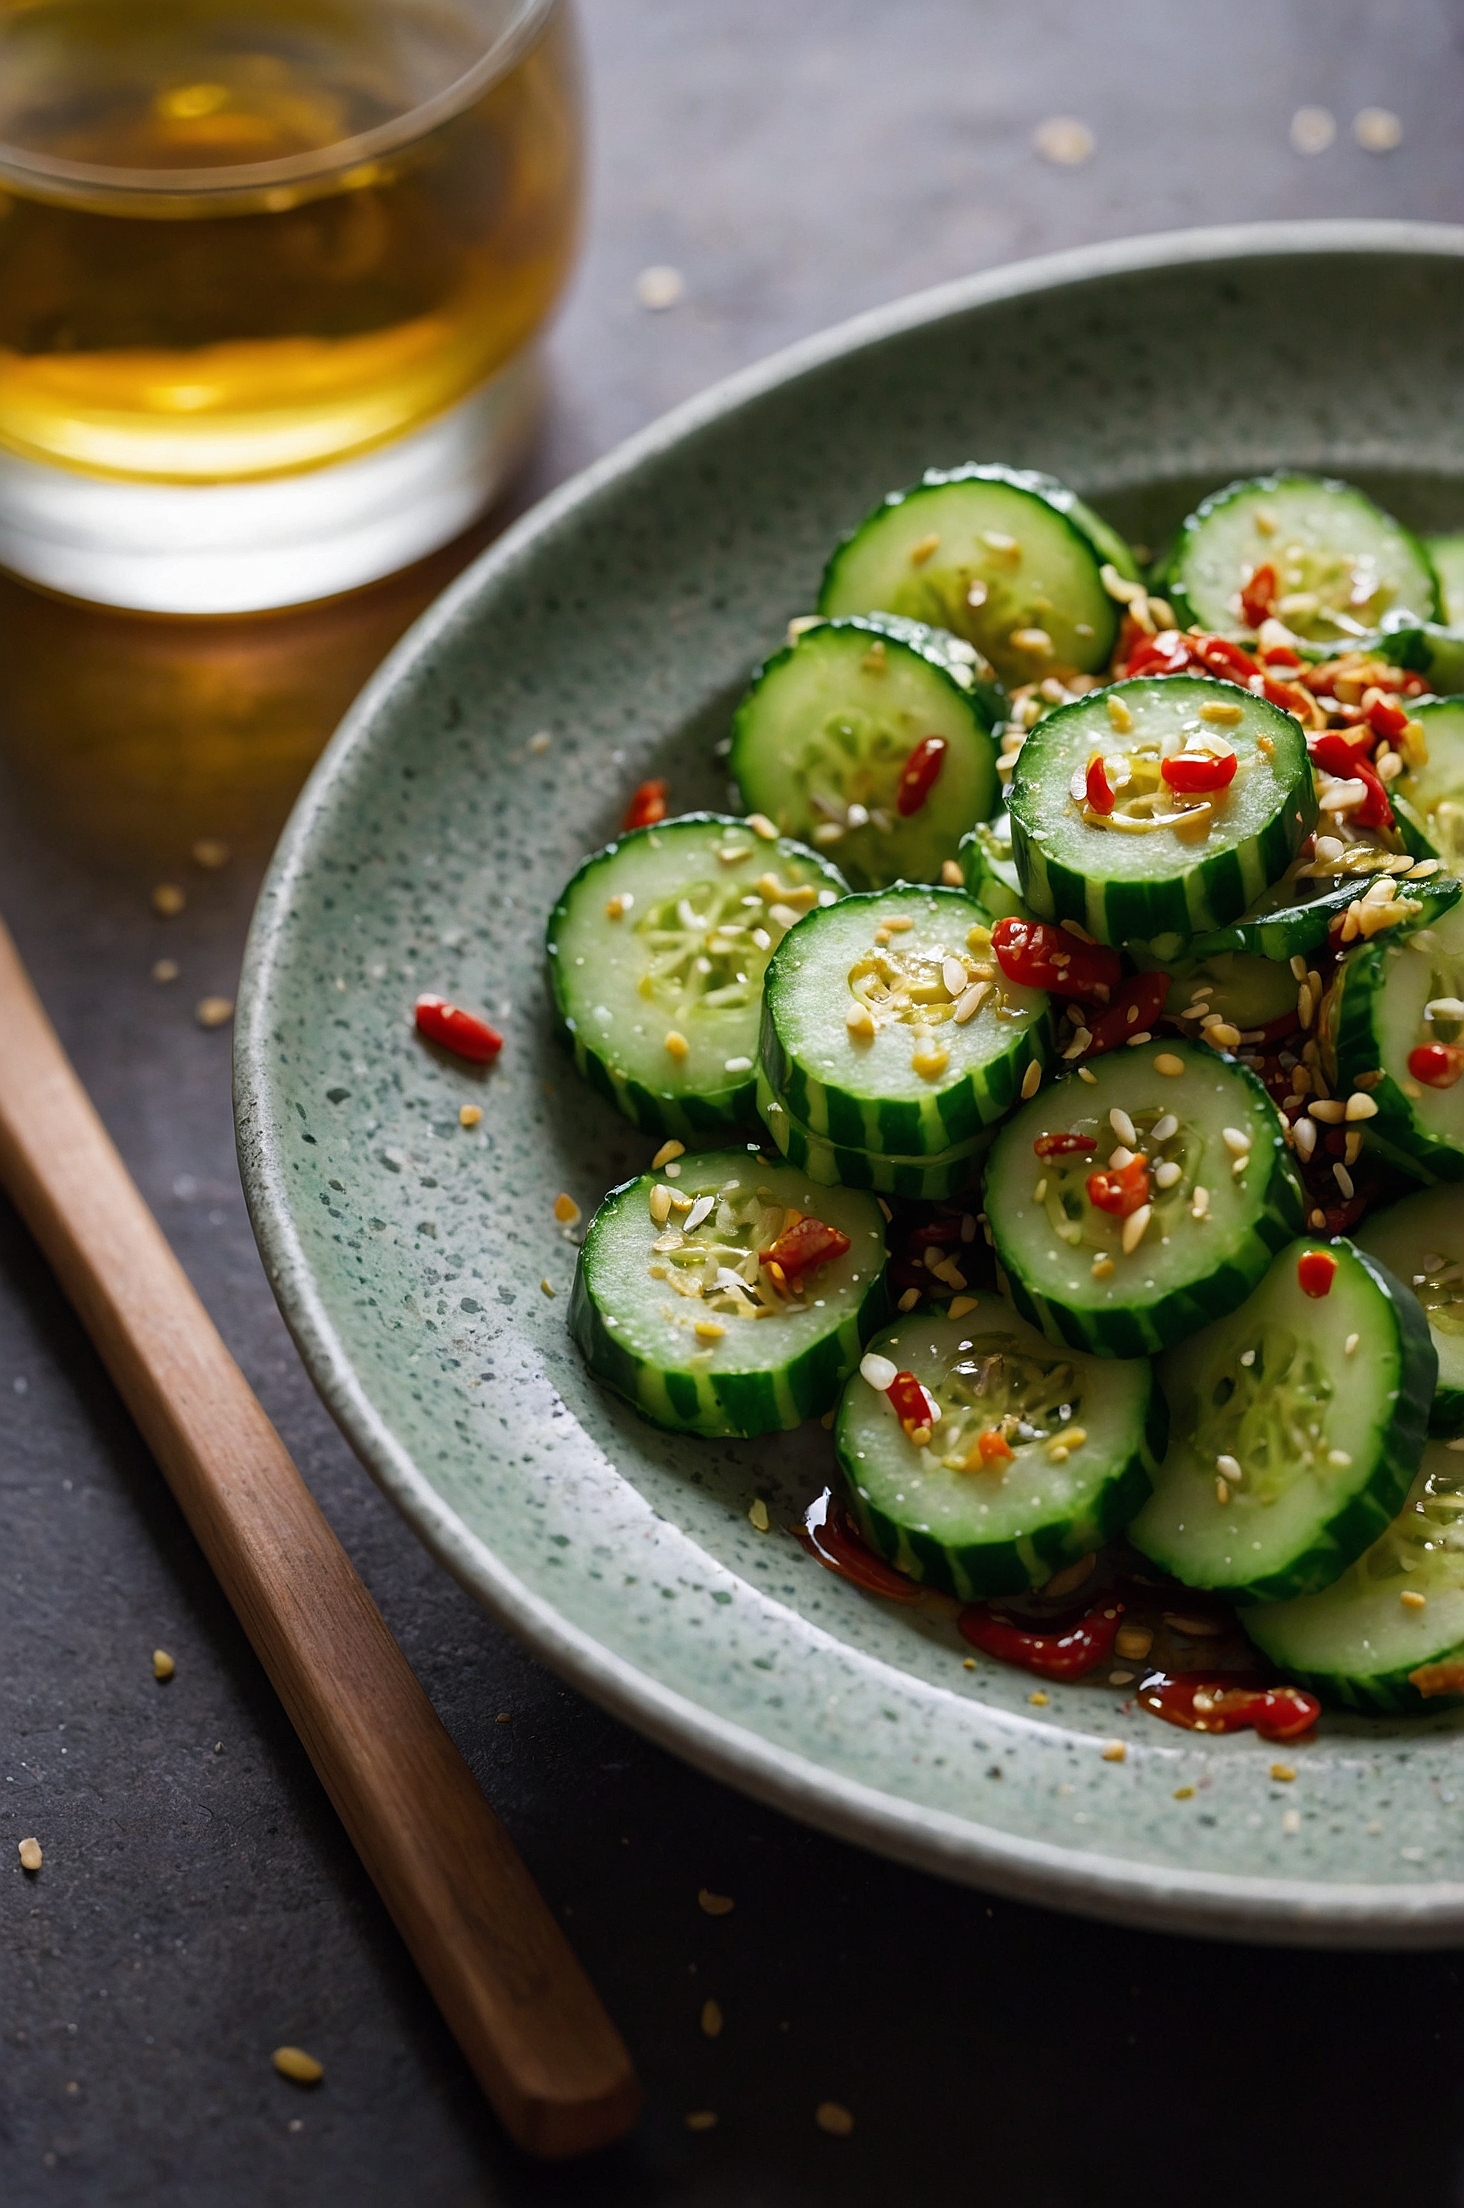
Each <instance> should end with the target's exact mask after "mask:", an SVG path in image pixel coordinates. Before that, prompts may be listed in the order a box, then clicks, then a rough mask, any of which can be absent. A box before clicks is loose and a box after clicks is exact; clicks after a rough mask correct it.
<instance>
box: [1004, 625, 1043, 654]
mask: <svg viewBox="0 0 1464 2208" xmlns="http://www.w3.org/2000/svg"><path fill="white" fill-rule="evenodd" d="M1007 642H1008V644H1010V646H1011V648H1012V650H1013V651H1014V652H1032V653H1034V654H1035V653H1038V652H1042V653H1047V652H1050V651H1051V650H1052V638H1051V637H1050V636H1049V635H1048V633H1047V631H1046V629H1013V630H1012V632H1011V634H1010V636H1009V637H1008V638H1007Z"/></svg>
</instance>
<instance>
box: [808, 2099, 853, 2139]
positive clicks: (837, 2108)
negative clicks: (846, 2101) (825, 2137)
mask: <svg viewBox="0 0 1464 2208" xmlns="http://www.w3.org/2000/svg"><path fill="white" fill-rule="evenodd" d="M813 2120H814V2122H815V2123H816V2124H817V2125H818V2128H819V2130H820V2131H826V2132H828V2133H829V2135H830V2136H831V2137H832V2138H835V2139H847V2138H848V2136H849V2134H850V2132H851V2131H852V2130H853V2129H854V2119H853V2117H852V2116H851V2115H850V2114H849V2111H848V2109H847V2108H845V2107H844V2105H843V2103H842V2101H820V2102H819V2104H818V2107H817V2108H816V2109H815V2110H814V2112H813Z"/></svg>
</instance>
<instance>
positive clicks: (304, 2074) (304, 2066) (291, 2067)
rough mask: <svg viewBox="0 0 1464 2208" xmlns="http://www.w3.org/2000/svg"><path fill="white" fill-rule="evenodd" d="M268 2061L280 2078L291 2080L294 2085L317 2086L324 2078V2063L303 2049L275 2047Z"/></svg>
mask: <svg viewBox="0 0 1464 2208" xmlns="http://www.w3.org/2000/svg"><path fill="white" fill-rule="evenodd" d="M269 2059H270V2061H271V2062H272V2063H273V2064H274V2066H275V2068H276V2070H278V2072H279V2074H280V2076H281V2077H282V2078H293V2079H294V2081H295V2083H296V2085H319V2083H320V2081H321V2079H322V2078H323V2077H324V2076H325V2065H324V2063H321V2062H317V2061H316V2059H315V2057H314V2055H307V2054H306V2052H305V2050H304V2048H303V2047H276V2049H275V2051H274V2053H273V2054H272V2055H271V2056H270V2058H269Z"/></svg>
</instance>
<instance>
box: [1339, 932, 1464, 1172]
mask: <svg viewBox="0 0 1464 2208" xmlns="http://www.w3.org/2000/svg"><path fill="white" fill-rule="evenodd" d="M1450 902H1451V903H1452V902H1453V900H1452V899H1451V900H1450ZM1387 949H1388V947H1387V942H1386V938H1380V937H1375V938H1374V939H1373V941H1372V942H1371V943H1369V944H1366V945H1365V946H1364V947H1363V948H1362V949H1361V950H1357V951H1354V952H1353V953H1352V954H1351V956H1350V957H1348V958H1346V959H1344V961H1343V963H1342V967H1341V970H1340V972H1339V975H1338V978H1337V981H1336V982H1335V984H1334V985H1333V989H1332V992H1331V998H1330V1003H1329V1005H1328V1010H1327V1021H1328V1037H1329V1040H1330V1043H1331V1048H1332V1054H1333V1058H1334V1061H1335V1064H1336V1069H1337V1078H1336V1082H1335V1084H1334V1086H1335V1087H1336V1088H1338V1089H1340V1090H1343V1091H1344V1092H1345V1091H1347V1090H1350V1089H1351V1087H1352V1084H1353V1082H1354V1080H1355V1079H1356V1077H1357V1075H1358V1074H1360V1073H1375V1072H1376V1071H1377V1070H1378V1066H1379V1064H1380V1062H1381V1053H1380V1051H1379V1049H1378V1044H1377V1041H1376V1038H1375V1036H1374V1034H1373V1025H1372V1009H1373V1004H1374V1002H1375V1000H1376V998H1377V996H1378V995H1379V993H1380V992H1382V991H1384V990H1385V989H1386V987H1387V976H1386V959H1387ZM1371 1094H1372V1100H1373V1102H1374V1104H1376V1106H1377V1108H1378V1110H1377V1117H1376V1118H1375V1119H1369V1120H1365V1121H1364V1122H1363V1130H1362V1143H1363V1148H1364V1149H1365V1150H1376V1151H1377V1152H1378V1153H1379V1155H1380V1156H1382V1157H1384V1158H1386V1159H1387V1160H1388V1161H1389V1163H1390V1164H1392V1165H1395V1166H1397V1167H1399V1168H1400V1170H1401V1171H1403V1172H1404V1173H1406V1174H1408V1175H1409V1176H1410V1178H1411V1179H1413V1180H1415V1181H1422V1182H1425V1183H1427V1182H1429V1181H1458V1180H1464V1150H1457V1149H1455V1147H1454V1145H1453V1144H1452V1143H1447V1142H1439V1141H1437V1140H1436V1139H1435V1138H1434V1137H1433V1136H1432V1135H1430V1134H1428V1133H1427V1132H1426V1131H1425V1129H1424V1128H1423V1127H1422V1126H1421V1125H1420V1124H1419V1122H1418V1121H1417V1120H1416V1119H1415V1118H1414V1116H1413V1112H1412V1109H1411V1107H1410V1105H1409V1102H1408V1099H1407V1097H1406V1096H1405V1095H1404V1094H1403V1091H1402V1090H1401V1089H1400V1088H1399V1086H1398V1083H1397V1082H1396V1081H1395V1080H1394V1078H1393V1076H1392V1074H1391V1073H1387V1072H1384V1075H1383V1078H1382V1080H1381V1081H1380V1082H1379V1083H1378V1085H1377V1087H1376V1088H1375V1089H1373V1090H1372V1092H1371Z"/></svg>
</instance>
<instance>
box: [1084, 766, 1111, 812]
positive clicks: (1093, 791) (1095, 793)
mask: <svg viewBox="0 0 1464 2208" xmlns="http://www.w3.org/2000/svg"><path fill="white" fill-rule="evenodd" d="M1086 789H1087V798H1088V803H1089V804H1090V805H1091V806H1092V808H1093V810H1094V812H1095V813H1111V812H1112V811H1113V791H1112V790H1111V789H1110V788H1109V784H1108V769H1107V768H1106V767H1105V766H1104V764H1103V754H1102V752H1101V751H1095V752H1094V754H1093V756H1092V758H1091V759H1090V760H1089V761H1088V775H1087V784H1086Z"/></svg>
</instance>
